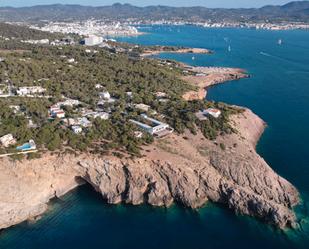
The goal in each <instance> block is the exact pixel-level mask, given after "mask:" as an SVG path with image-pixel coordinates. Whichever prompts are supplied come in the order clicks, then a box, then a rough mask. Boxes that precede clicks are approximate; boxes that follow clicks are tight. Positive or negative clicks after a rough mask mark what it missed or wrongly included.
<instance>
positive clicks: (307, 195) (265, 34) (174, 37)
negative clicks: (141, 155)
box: [0, 26, 309, 249]
mask: <svg viewBox="0 0 309 249" xmlns="http://www.w3.org/2000/svg"><path fill="white" fill-rule="evenodd" d="M142 31H145V32H148V33H149V34H147V35H144V36H140V37H131V38H121V39H119V40H122V41H128V42H134V43H140V44H162V45H183V46H190V47H204V48H210V49H212V50H214V51H215V54H213V55H195V60H192V55H186V54H178V55H175V54H164V55H161V56H160V57H163V58H172V59H176V60H179V61H183V62H186V63H190V64H192V65H199V66H231V67H241V68H244V69H247V70H248V72H249V73H250V74H251V76H252V77H251V78H250V79H243V80H240V81H236V82H235V81H234V82H230V83H226V84H222V85H218V86H215V87H213V88H211V89H210V91H209V93H208V97H207V98H208V99H213V100H216V101H223V102H227V103H231V104H237V105H242V106H247V107H249V108H251V109H252V110H253V111H254V112H255V113H257V114H258V115H259V116H260V117H262V118H263V119H264V120H265V121H266V122H267V124H268V128H267V129H266V131H265V133H264V134H263V136H262V138H261V140H260V142H259V144H258V147H257V150H258V152H259V153H260V154H261V155H262V156H263V157H264V158H265V160H266V161H267V162H268V163H269V164H270V165H271V166H272V168H273V169H275V170H276V171H277V172H278V173H279V174H281V175H282V176H284V177H285V178H287V179H288V180H289V181H291V182H292V183H293V184H294V185H295V186H296V187H297V188H298V189H299V190H300V192H301V194H302V199H303V203H302V205H300V206H299V207H297V208H296V212H297V215H298V217H299V219H300V224H301V228H300V229H299V230H297V231H286V232H282V231H279V230H277V229H274V228H272V227H271V226H268V225H265V224H263V223H261V222H259V221H256V220H255V219H252V218H249V217H243V216H236V215H234V214H233V212H231V211H230V210H228V209H226V208H224V207H221V206H217V205H214V204H208V205H207V206H206V207H205V208H203V209H201V210H199V211H192V210H187V209H184V208H182V207H178V206H173V207H172V208H170V209H163V208H152V207H149V206H141V207H132V206H126V205H118V206H110V205H106V204H105V203H104V201H103V200H102V198H101V197H100V195H99V194H97V193H95V192H94V191H93V190H92V189H91V187H89V186H83V187H80V188H79V189H77V190H75V191H73V192H71V193H70V194H68V195H66V196H65V197H64V198H62V200H58V201H55V202H54V203H53V204H52V205H51V210H50V211H49V212H48V213H47V214H46V215H44V216H43V218H42V219H41V220H40V221H38V222H37V223H35V224H27V223H23V224H21V225H18V226H16V227H13V228H10V229H7V230H4V231H2V232H1V233H0V248H1V249H2V248H3V249H13V248H16V249H41V248H44V249H53V248H74V249H84V248H85V249H86V248H147V249H151V248H177V249H182V248H225V247H229V248H251V249H255V248H263V249H268V248H309V215H308V205H309V179H308V178H309V162H308V144H309V131H308V128H309V32H306V31H279V32H278V31H276V32H274V31H256V30H245V29H243V30H241V29H204V28H198V27H192V26H164V27H163V26H153V27H142ZM278 39H282V40H283V44H282V45H281V46H279V45H278V44H277V41H278ZM229 45H230V46H231V52H228V46H229Z"/></svg>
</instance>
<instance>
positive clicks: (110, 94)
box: [0, 24, 299, 229]
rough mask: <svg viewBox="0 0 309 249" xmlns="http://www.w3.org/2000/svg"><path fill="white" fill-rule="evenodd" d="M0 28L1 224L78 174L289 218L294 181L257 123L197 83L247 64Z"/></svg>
mask: <svg viewBox="0 0 309 249" xmlns="http://www.w3.org/2000/svg"><path fill="white" fill-rule="evenodd" d="M0 31H1V33H0V48H1V49H2V51H4V53H2V52H0V56H1V62H0V69H1V70H0V72H1V73H0V80H1V82H0V84H1V85H0V86H1V88H0V90H1V93H0V107H1V108H0V118H1V125H0V141H1V148H0V154H1V155H2V157H1V158H0V229H3V228H7V227H10V226H12V225H15V224H18V223H20V222H23V221H26V220H31V219H35V218H36V217H39V216H40V215H42V214H43V213H44V212H45V211H46V209H47V207H48V203H49V201H50V200H52V199H53V198H61V196H63V195H64V194H66V193H67V192H68V191H70V190H72V189H74V188H75V187H77V186H79V185H80V184H85V183H88V184H90V185H91V186H93V188H94V190H96V191H98V192H99V193H101V194H102V196H103V198H104V200H106V201H107V202H108V203H110V204H118V203H126V204H132V205H140V204H150V205H153V206H164V207H169V206H170V205H171V204H172V203H178V204H181V205H184V206H185V207H188V208H193V209H197V208H200V207H202V206H203V205H205V204H206V203H207V202H208V201H212V202H216V203H221V204H223V205H225V206H226V207H228V208H230V209H232V210H234V211H235V213H237V214H241V215H249V216H252V217H256V218H259V219H261V220H263V221H266V222H268V223H270V224H273V225H275V226H277V227H280V228H282V229H283V228H285V227H296V225H297V220H296V216H295V214H294V212H293V210H292V208H293V207H294V206H295V205H297V204H298V202H299V194H298V191H297V190H296V188H295V187H294V186H293V185H292V184H290V183H289V182H288V181H286V180H285V179H283V178H282V177H280V176H279V175H277V174H276V173H275V172H274V171H273V170H272V169H271V168H270V167H269V166H268V165H267V163H266V162H265V161H264V160H263V158H261V157H260V156H259V155H258V154H257V153H256V151H255V146H256V143H257V141H258V139H259V138H260V136H261V134H262V133H263V131H264V129H265V126H266V125H265V122H264V121H262V120H261V119H260V118H259V117H258V116H256V115H255V114H254V113H252V112H251V111H250V110H248V109H246V108H243V107H237V106H229V105H226V104H224V103H215V102H210V101H207V100H205V99H204V98H205V90H204V89H205V87H209V86H211V85H214V84H218V83H222V82H224V81H227V80H236V79H240V78H243V77H247V74H246V73H245V71H243V70H241V69H232V68H206V67H205V68H195V67H190V66H187V65H184V64H180V63H178V62H175V61H167V60H157V59H153V58H147V57H142V56H140V55H141V51H143V50H149V48H147V47H145V48H144V47H143V48H141V47H138V46H137V47H136V46H135V45H128V44H121V43H116V42H114V41H113V42H112V43H110V42H109V41H106V42H102V44H99V45H97V46H86V45H81V44H80V42H79V41H81V40H82V39H83V37H80V36H78V35H75V36H73V37H64V36H63V35H62V34H58V33H55V34H51V33H47V32H42V31H33V30H29V29H28V28H26V27H20V26H13V25H9V26H8V24H3V26H2V29H0ZM17 31H18V32H17ZM13 37H14V38H13ZM76 40H78V42H77V41H76ZM25 41H27V42H25ZM29 41H31V42H29ZM8 51H10V52H8ZM16 51H18V52H16ZM190 51H191V50H190ZM190 51H188V50H187V52H190ZM205 51H206V50H205ZM21 152H22V153H24V154H26V156H24V154H20V153H21ZM7 154H9V155H10V156H9V157H8V156H7Z"/></svg>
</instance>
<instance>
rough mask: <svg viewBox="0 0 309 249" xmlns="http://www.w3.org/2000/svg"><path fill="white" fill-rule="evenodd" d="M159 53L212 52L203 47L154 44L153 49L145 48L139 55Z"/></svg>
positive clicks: (146, 55)
mask: <svg viewBox="0 0 309 249" xmlns="http://www.w3.org/2000/svg"><path fill="white" fill-rule="evenodd" d="M161 53H174V54H212V53H213V52H212V51H211V50H209V49H205V48H171V47H165V46H156V48H155V49H147V50H145V51H144V52H143V53H142V54H141V56H142V57H148V56H152V55H158V54H161Z"/></svg>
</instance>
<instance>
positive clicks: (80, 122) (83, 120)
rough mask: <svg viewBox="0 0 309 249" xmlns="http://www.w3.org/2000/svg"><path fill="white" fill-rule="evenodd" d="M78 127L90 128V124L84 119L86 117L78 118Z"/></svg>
mask: <svg viewBox="0 0 309 249" xmlns="http://www.w3.org/2000/svg"><path fill="white" fill-rule="evenodd" d="M77 120H78V122H77V123H78V125H80V126H82V127H84V128H88V127H91V126H92V123H91V122H90V121H89V120H88V119H87V118H86V117H82V118H78V119H77Z"/></svg>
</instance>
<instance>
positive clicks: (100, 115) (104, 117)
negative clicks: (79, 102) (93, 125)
mask: <svg viewBox="0 0 309 249" xmlns="http://www.w3.org/2000/svg"><path fill="white" fill-rule="evenodd" d="M109 116H110V115H109V114H108V113H107V112H97V113H94V115H93V117H94V118H100V119H102V120H108V119H109Z"/></svg>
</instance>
